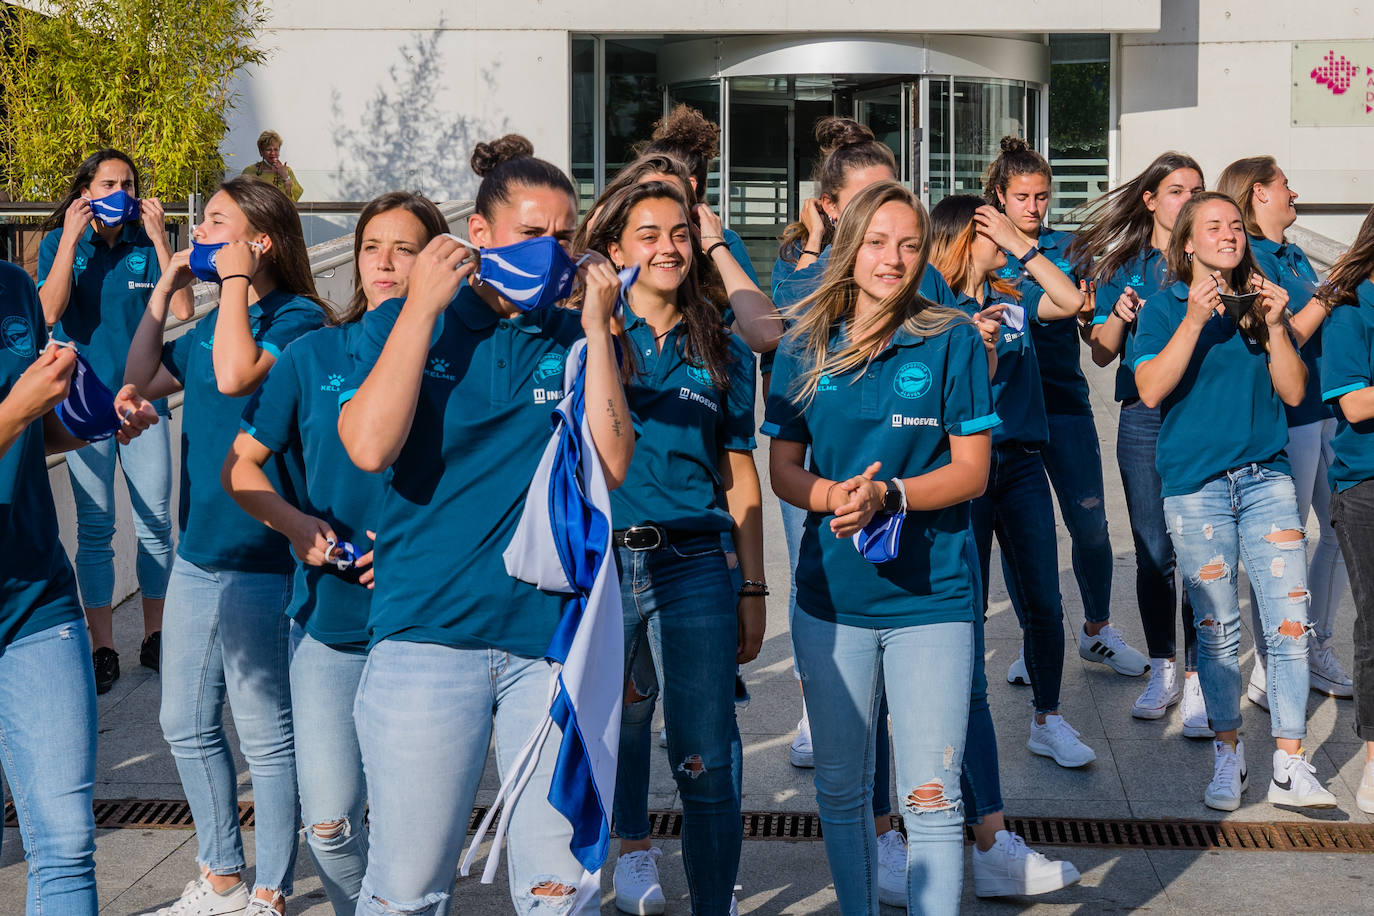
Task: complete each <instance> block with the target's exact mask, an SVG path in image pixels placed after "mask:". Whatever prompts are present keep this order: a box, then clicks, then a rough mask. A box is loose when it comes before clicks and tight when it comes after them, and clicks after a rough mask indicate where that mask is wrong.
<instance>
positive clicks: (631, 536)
mask: <svg viewBox="0 0 1374 916" xmlns="http://www.w3.org/2000/svg"><path fill="white" fill-rule="evenodd" d="M641 536H643V537H644V538H645V539H644V540H640V537H641ZM649 536H652V537H653V540H652V542H650V541H649V540H648V538H649ZM662 546H663V529H662V528H659V527H658V526H657V525H633V526H631V527H629V528H626V529H625V547H626V549H628V550H635V551H641V550H657V549H658V548H660V547H662Z"/></svg>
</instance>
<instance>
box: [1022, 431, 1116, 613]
mask: <svg viewBox="0 0 1374 916" xmlns="http://www.w3.org/2000/svg"><path fill="white" fill-rule="evenodd" d="M1048 419H1049V425H1050V441H1049V442H1047V443H1046V444H1045V447H1044V448H1042V449H1041V450H1040V457H1041V458H1042V459H1044V462H1045V471H1046V472H1047V473H1048V474H1049V475H1050V485H1051V486H1053V487H1054V495H1055V497H1056V498H1057V499H1058V501H1059V514H1060V515H1062V516H1063V517H1064V524H1065V526H1066V527H1067V528H1068V529H1069V536H1070V537H1071V538H1072V539H1073V575H1074V578H1075V579H1077V580H1078V592H1079V594H1080V595H1082V596H1083V616H1084V617H1085V618H1086V619H1087V620H1089V621H1090V622H1092V623H1106V622H1107V621H1108V620H1110V619H1111V617H1112V608H1111V603H1112V542H1111V539H1110V538H1109V537H1108V536H1107V503H1106V500H1105V499H1104V498H1103V487H1102V452H1101V450H1100V449H1099V448H1098V445H1097V425H1096V424H1095V423H1093V418H1092V414H1055V413H1052V414H1050V415H1049V418H1048ZM1003 569H1004V570H1005V567H1003ZM1013 600H1015V599H1014V598H1013ZM1017 616H1018V617H1019V616H1021V615H1020V613H1019V612H1018V614H1017Z"/></svg>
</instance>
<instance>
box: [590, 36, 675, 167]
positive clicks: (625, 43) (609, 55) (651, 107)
mask: <svg viewBox="0 0 1374 916" xmlns="http://www.w3.org/2000/svg"><path fill="white" fill-rule="evenodd" d="M662 44H663V42H662V41H661V40H658V39H624V40H622V39H615V40H612V39H607V40H606V43H605V48H606V110H605V113H604V117H605V118H606V173H605V178H604V179H603V180H606V181H609V180H610V178H611V176H612V175H614V174H615V173H616V172H618V171H619V170H620V169H621V168H622V167H624V166H625V164H626V163H628V162H629V161H630V160H631V159H633V158H634V152H633V147H634V145H635V144H636V143H638V142H639V141H641V140H647V139H649V135H650V134H652V133H653V130H654V122H655V121H657V120H658V119H659V118H661V117H662V116H663V95H662V93H661V91H660V89H659V85H658V49H659V47H660V46H661V45H662Z"/></svg>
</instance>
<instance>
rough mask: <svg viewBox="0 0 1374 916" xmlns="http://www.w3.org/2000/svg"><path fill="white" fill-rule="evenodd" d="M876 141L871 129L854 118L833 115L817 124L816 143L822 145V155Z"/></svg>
mask: <svg viewBox="0 0 1374 916" xmlns="http://www.w3.org/2000/svg"><path fill="white" fill-rule="evenodd" d="M876 139H877V137H876V135H875V134H874V133H873V131H872V129H871V128H869V127H867V126H866V125H863V124H860V123H859V122H858V121H855V120H854V119H853V118H842V117H840V116H838V115H831V116H830V117H828V118H821V120H820V121H818V122H816V141H817V142H818V143H820V145H821V152H822V153H829V152H830V151H831V150H836V149H839V148H840V147H842V146H854V145H855V144H858V143H871V142H873V141H874V140H876Z"/></svg>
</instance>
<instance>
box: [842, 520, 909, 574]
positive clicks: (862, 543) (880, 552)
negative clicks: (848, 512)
mask: <svg viewBox="0 0 1374 916" xmlns="http://www.w3.org/2000/svg"><path fill="white" fill-rule="evenodd" d="M905 518H906V513H905V512H901V513H898V514H897V515H884V514H883V513H881V512H879V513H877V514H876V515H874V516H873V518H871V519H869V520H868V524H867V525H864V527H863V530H862V531H858V532H855V534H854V549H855V550H857V551H858V552H859V554H860V555H861V556H862V557H863V558H864V559H865V560H867V561H868V562H870V563H890V562H891V561H893V560H895V559H897V545H898V544H899V543H900V542H901V540H902V520H903V519H905Z"/></svg>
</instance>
